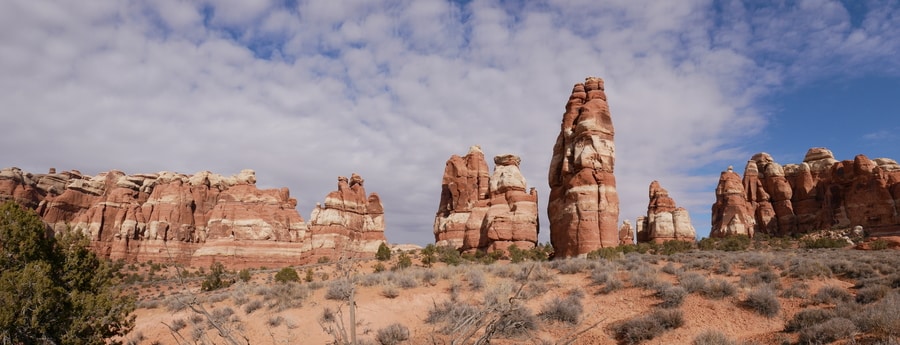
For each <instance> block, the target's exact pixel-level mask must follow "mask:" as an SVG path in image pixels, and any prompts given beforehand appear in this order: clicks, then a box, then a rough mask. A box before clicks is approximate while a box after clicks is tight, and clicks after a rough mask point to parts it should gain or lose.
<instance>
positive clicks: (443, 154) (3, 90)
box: [0, 0, 900, 243]
mask: <svg viewBox="0 0 900 345" xmlns="http://www.w3.org/2000/svg"><path fill="white" fill-rule="evenodd" d="M834 4H835V3H833V2H832V3H831V5H821V6H819V5H817V6H812V7H808V6H806V4H805V3H802V4H800V6H798V7H796V8H794V7H792V8H775V9H773V10H772V11H769V12H766V10H765V9H762V10H760V9H752V10H751V9H746V8H744V6H741V5H737V4H735V3H725V4H722V6H721V7H722V8H721V9H720V10H719V12H720V13H718V14H717V12H716V11H715V10H714V9H713V8H712V5H710V4H709V3H708V2H706V1H693V2H689V1H678V2H673V1H667V2H652V1H651V2H643V1H612V2H604V3H598V2H596V1H584V2H583V3H582V4H580V5H575V4H572V3H571V2H569V1H566V2H559V3H557V2H555V1H549V2H546V3H541V4H533V3H530V2H529V3H523V4H521V6H512V5H508V4H505V3H502V2H495V1H473V2H470V3H468V4H467V5H465V6H460V5H457V4H455V3H449V2H445V1H411V2H402V3H397V2H357V1H348V2H337V1H308V2H303V1H301V2H300V3H299V4H298V5H297V7H296V8H288V7H285V6H282V5H280V4H279V3H276V2H269V1H254V2H246V1H236V2H234V3H223V2H208V3H196V2H182V1H174V0H172V1H165V2H155V1H154V2H138V3H135V4H133V5H130V4H126V3H122V2H108V3H107V2H103V3H102V4H101V5H94V4H93V3H92V5H90V6H103V7H102V8H91V7H90V6H89V5H85V4H81V3H77V4H76V3H69V2H56V3H53V2H34V1H26V0H22V1H5V2H3V3H0V72H2V74H3V75H4V78H2V79H0V104H2V105H3V107H4V110H3V112H4V115H3V116H2V117H0V127H2V128H4V129H7V128H11V129H14V130H13V131H11V132H10V133H9V134H5V135H3V136H0V145H2V146H3V147H6V148H10V147H11V148H14V149H12V150H4V151H2V153H0V165H2V166H13V165H16V166H20V167H22V168H25V169H26V170H30V171H33V172H42V171H44V170H46V169H47V168H49V167H56V168H58V169H79V170H81V171H83V172H86V173H97V172H100V171H105V170H109V169H120V170H124V171H126V172H128V173H137V172H153V171H159V170H175V171H180V172H186V173H193V172H196V171H200V170H211V171H214V172H218V173H223V174H233V173H236V172H238V171H239V170H240V169H244V168H253V169H255V170H257V172H258V180H259V183H260V185H261V186H264V187H273V188H274V187H289V188H290V189H291V190H292V192H293V193H292V195H293V196H294V197H297V198H298V199H299V201H300V204H299V207H298V209H299V211H300V213H301V215H303V216H304V217H308V215H309V212H310V210H311V209H312V207H313V205H314V204H315V202H318V201H321V200H322V199H323V198H324V196H325V194H326V193H327V192H329V191H330V190H332V189H334V188H335V184H336V177H337V176H338V175H349V174H350V173H352V172H357V173H359V174H361V175H362V176H363V177H364V178H365V179H366V181H367V182H366V187H367V188H368V191H369V192H378V193H379V194H380V195H381V196H382V200H383V202H384V203H385V208H386V211H387V224H388V227H389V229H388V237H389V239H390V240H391V241H394V242H418V243H425V242H428V241H430V240H431V238H432V233H431V224H432V222H433V214H434V212H435V211H436V208H437V204H438V201H439V198H440V179H441V174H442V172H443V168H444V162H445V161H446V159H447V158H449V156H450V155H451V154H462V153H465V152H466V150H467V148H468V147H469V146H470V145H474V144H479V145H481V146H482V148H483V149H484V150H485V152H486V155H487V156H488V159H490V158H491V156H493V155H496V154H503V153H515V154H518V155H520V156H522V159H523V162H522V169H523V173H524V175H525V177H526V178H527V179H528V181H529V183H530V184H531V185H532V186H536V187H538V188H539V193H541V207H542V208H543V207H544V206H545V205H546V198H547V195H548V188H547V187H546V184H547V182H546V174H547V167H548V165H549V160H550V155H551V150H552V146H553V143H554V141H555V138H556V135H557V134H558V129H559V122H560V120H561V116H562V112H563V109H564V105H565V103H566V100H567V98H568V95H569V92H570V90H571V86H572V85H573V84H574V83H576V82H578V81H581V80H582V79H583V78H584V77H585V76H588V75H595V76H600V77H603V78H605V79H606V80H607V83H606V85H607V92H608V94H609V101H610V107H611V111H612V114H613V121H614V123H615V126H616V130H617V140H616V141H617V149H618V157H617V163H618V164H617V167H616V173H617V178H618V181H619V188H618V189H619V192H620V197H621V199H622V201H623V205H622V219H624V218H626V217H627V218H632V219H633V218H634V217H635V216H637V215H639V214H641V213H643V212H644V209H645V208H646V203H647V200H646V198H647V196H646V193H647V186H648V185H649V183H650V181H651V180H654V179H657V180H660V181H661V182H662V184H663V186H664V187H665V188H667V189H669V191H670V192H671V194H672V195H673V197H675V199H676V201H678V202H679V204H680V205H685V206H688V207H690V209H691V211H692V212H693V213H695V214H702V213H704V212H705V213H708V212H709V211H708V210H709V205H710V204H711V203H712V201H713V199H714V196H713V195H712V191H711V187H710V186H713V187H714V185H715V183H716V181H717V175H716V174H709V173H708V172H697V168H699V167H703V166H707V165H709V164H711V163H716V162H720V161H721V160H722V159H723V158H725V157H729V158H730V157H733V156H734V154H736V153H738V155H739V156H740V157H743V156H745V155H746V154H745V153H743V152H742V150H741V145H742V140H744V139H746V138H747V137H749V136H751V135H752V134H754V133H755V132H756V131H759V130H761V129H762V128H763V126H764V124H765V121H764V118H763V117H762V114H761V113H760V110H758V109H759V108H758V107H756V106H755V105H754V103H753V102H754V100H755V99H756V98H757V97H758V96H760V95H762V94H764V93H765V92H769V88H770V87H773V86H776V87H777V86H779V85H781V84H783V83H785V82H786V81H788V82H789V81H790V80H793V79H802V78H815V77H809V76H808V75H810V73H822V72H827V68H825V67H827V66H831V65H833V63H834V62H833V61H835V60H834V59H838V60H837V61H841V62H845V63H846V62H849V63H853V64H856V65H854V66H867V64H868V63H871V62H873V61H874V62H877V63H881V62H883V61H886V60H887V59H888V57H889V56H893V55H890V53H896V52H897V51H898V49H897V46H898V43H897V42H900V39H897V37H898V36H897V35H898V30H897V28H896V24H892V23H891V22H890V21H889V19H890V18H891V16H890V15H889V14H890V13H897V9H896V6H895V7H894V8H890V9H885V10H882V11H875V10H873V11H871V12H870V13H869V14H868V15H866V16H865V18H864V20H863V21H862V22H861V24H860V25H859V26H855V27H851V25H850V24H848V22H849V16H848V15H847V14H846V11H843V12H842V7H835V6H834ZM203 6H212V7H213V8H214V10H213V11H212V13H213V17H212V22H211V26H204V13H203V12H202V11H201V10H202V9H203ZM761 12H763V14H764V16H763V15H760V13H761ZM875 12H878V13H875ZM895 17H896V16H895ZM798 22H803V23H808V25H805V26H803V25H796V24H797V23H798ZM769 27H773V28H776V29H777V31H776V29H772V30H769V29H767V28H769ZM223 28H227V30H229V31H228V32H225V31H223V30H224V29H223ZM13 33H16V34H13ZM234 33H237V36H233V35H232V34H234ZM261 44H263V45H265V47H266V48H265V49H268V50H269V51H271V56H266V55H265V54H262V57H258V56H259V55H258V54H255V53H259V52H260V51H261V50H263V48H260V46H259V45H261ZM252 49H257V50H258V51H257V52H254V51H252ZM832 52H836V54H837V58H835V57H833V56H832V57H830V56H831V53H832ZM266 57H270V58H269V59H266ZM896 66H897V64H896V63H893V64H889V65H887V68H893V69H894V70H895V71H896V68H897V67H896ZM868 68H870V69H871V67H868ZM825 75H826V76H827V74H825ZM542 212H543V211H542ZM541 218H542V219H546V216H544V215H542V217H541ZM699 218H702V216H700V217H699ZM697 227H698V228H699V229H700V230H701V232H702V229H703V228H704V227H708V226H707V225H706V224H697ZM542 229H543V234H542V236H541V238H542V239H543V240H546V239H547V238H548V237H547V231H548V227H547V226H546V224H545V225H544V226H543V227H542Z"/></svg>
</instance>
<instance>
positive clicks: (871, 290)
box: [856, 285, 891, 304]
mask: <svg viewBox="0 0 900 345" xmlns="http://www.w3.org/2000/svg"><path fill="white" fill-rule="evenodd" d="M890 292H891V289H890V288H889V287H887V286H884V285H875V286H869V287H865V288H862V289H859V290H858V291H856V303H859V304H869V303H873V302H876V301H878V300H880V299H882V298H884V296H887V294H888V293H890Z"/></svg>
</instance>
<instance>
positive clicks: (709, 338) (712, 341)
mask: <svg viewBox="0 0 900 345" xmlns="http://www.w3.org/2000/svg"><path fill="white" fill-rule="evenodd" d="M691 344H692V345H737V341H735V340H733V339H731V338H729V337H728V336H727V335H725V333H722V332H719V331H716V330H706V331H703V333H700V334H699V335H697V336H696V337H694V341H692V342H691Z"/></svg>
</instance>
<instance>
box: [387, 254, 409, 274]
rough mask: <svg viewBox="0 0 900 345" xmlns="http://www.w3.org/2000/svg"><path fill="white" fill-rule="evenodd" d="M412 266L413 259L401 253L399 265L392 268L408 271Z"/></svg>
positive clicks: (398, 258)
mask: <svg viewBox="0 0 900 345" xmlns="http://www.w3.org/2000/svg"><path fill="white" fill-rule="evenodd" d="M410 266H412V258H411V257H409V254H406V253H400V255H397V263H396V264H395V265H394V267H392V268H391V269H392V270H402V269H407V268H409V267H410Z"/></svg>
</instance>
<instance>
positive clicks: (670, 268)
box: [660, 262, 681, 275]
mask: <svg viewBox="0 0 900 345" xmlns="http://www.w3.org/2000/svg"><path fill="white" fill-rule="evenodd" d="M660 270H661V271H663V273H666V274H671V275H676V274H678V273H679V272H681V269H679V268H678V267H675V265H673V264H672V263H671V262H669V263H667V264H666V265H665V266H663V268H662V269H660Z"/></svg>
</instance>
